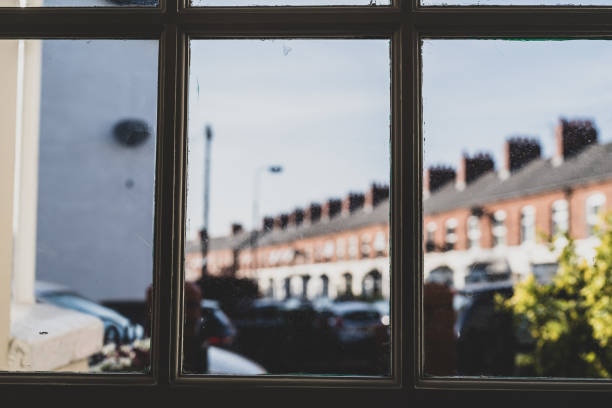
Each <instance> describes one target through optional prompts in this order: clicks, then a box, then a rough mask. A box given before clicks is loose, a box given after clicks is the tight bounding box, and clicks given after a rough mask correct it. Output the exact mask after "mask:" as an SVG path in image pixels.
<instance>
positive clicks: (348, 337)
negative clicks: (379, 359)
mask: <svg viewBox="0 0 612 408" xmlns="http://www.w3.org/2000/svg"><path fill="white" fill-rule="evenodd" d="M330 310H331V312H332V316H330V317H329V325H330V327H331V328H332V330H333V332H334V334H335V336H336V340H337V341H338V342H339V343H340V344H343V345H354V344H361V343H367V342H372V341H376V340H377V339H379V337H380V333H381V332H386V330H387V327H386V326H385V325H384V324H383V322H382V316H381V314H380V313H379V311H378V310H377V309H376V308H375V307H374V306H373V305H371V304H369V303H366V302H357V301H348V302H338V303H334V304H333V306H331V308H330Z"/></svg>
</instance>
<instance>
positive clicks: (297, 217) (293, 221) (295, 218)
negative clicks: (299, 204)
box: [289, 208, 304, 227]
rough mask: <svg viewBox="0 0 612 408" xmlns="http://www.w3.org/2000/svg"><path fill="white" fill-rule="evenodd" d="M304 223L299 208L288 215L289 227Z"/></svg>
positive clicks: (301, 211)
mask: <svg viewBox="0 0 612 408" xmlns="http://www.w3.org/2000/svg"><path fill="white" fill-rule="evenodd" d="M303 221H304V210H302V209H301V208H296V209H295V210H293V212H292V213H291V214H289V225H290V226H292V227H297V226H300V225H301V224H302V222H303Z"/></svg>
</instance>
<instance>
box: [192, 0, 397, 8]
mask: <svg viewBox="0 0 612 408" xmlns="http://www.w3.org/2000/svg"><path fill="white" fill-rule="evenodd" d="M389 4H391V3H390V0H191V6H192V7H206V6H208V7H229V6H388V5H389Z"/></svg>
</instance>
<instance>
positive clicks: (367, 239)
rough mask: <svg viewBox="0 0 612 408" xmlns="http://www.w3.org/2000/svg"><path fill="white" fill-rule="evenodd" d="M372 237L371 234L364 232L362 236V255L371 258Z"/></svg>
mask: <svg viewBox="0 0 612 408" xmlns="http://www.w3.org/2000/svg"><path fill="white" fill-rule="evenodd" d="M371 242H372V237H371V236H370V234H363V235H362V236H361V257H362V258H369V257H370V253H371V252H372V244H371Z"/></svg>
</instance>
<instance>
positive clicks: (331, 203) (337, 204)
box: [321, 198, 342, 220]
mask: <svg viewBox="0 0 612 408" xmlns="http://www.w3.org/2000/svg"><path fill="white" fill-rule="evenodd" d="M340 210H342V200H340V199H338V198H331V199H329V200H327V202H326V203H325V204H323V207H321V218H324V219H326V220H329V219H332V218H334V217H335V216H336V215H338V214H340Z"/></svg>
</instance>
